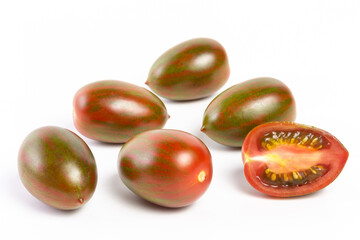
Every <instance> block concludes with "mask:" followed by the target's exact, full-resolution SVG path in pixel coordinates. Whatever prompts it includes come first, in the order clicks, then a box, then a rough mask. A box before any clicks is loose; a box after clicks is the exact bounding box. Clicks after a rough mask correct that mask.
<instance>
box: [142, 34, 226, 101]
mask: <svg viewBox="0 0 360 240" xmlns="http://www.w3.org/2000/svg"><path fill="white" fill-rule="evenodd" d="M229 74H230V68H229V61H228V57H227V54H226V52H225V49H224V47H223V46H221V44H220V43H218V42H217V41H215V40H213V39H209V38H196V39H191V40H188V41H185V42H182V43H180V44H178V45H176V46H175V47H173V48H171V49H169V50H168V51H166V52H165V53H164V54H162V55H161V56H160V57H159V58H158V59H157V60H156V61H155V63H154V64H153V65H152V67H151V69H150V72H149V77H148V79H147V81H146V84H148V85H149V87H150V88H151V89H152V90H153V91H154V92H155V93H157V94H158V95H160V96H162V97H165V98H168V99H172V100H191V99H198V98H203V97H206V96H209V95H211V94H213V93H214V92H215V91H217V90H218V89H220V88H221V87H222V86H223V85H224V84H225V83H226V81H227V80H228V78H229Z"/></svg>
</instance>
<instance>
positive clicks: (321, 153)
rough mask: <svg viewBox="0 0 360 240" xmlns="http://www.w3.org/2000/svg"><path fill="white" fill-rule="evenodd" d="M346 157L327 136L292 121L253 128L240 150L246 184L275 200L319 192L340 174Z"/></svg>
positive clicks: (322, 131) (313, 128)
mask: <svg viewBox="0 0 360 240" xmlns="http://www.w3.org/2000/svg"><path fill="white" fill-rule="evenodd" d="M348 156H349V153H348V151H347V150H346V149H345V147H344V146H343V145H342V144H341V143H340V142H339V140H337V139H336V138H335V137H334V136H332V135H331V134H330V133H328V132H326V131H324V130H321V129H318V128H315V127H311V126H306V125H302V124H297V123H293V122H271V123H265V124H262V125H260V126H257V127H256V128H254V129H253V130H252V131H250V133H249V134H248V135H247V136H246V138H245V141H244V145H243V148H242V157H243V162H244V171H245V176H246V179H247V181H248V182H249V183H250V184H251V185H252V186H253V187H254V188H255V189H257V190H259V191H260V192H263V193H265V194H268V195H271V196H276V197H292V196H300V195H305V194H308V193H312V192H315V191H318V190H320V189H322V188H324V187H326V186H328V185H329V184H330V183H331V182H333V181H334V180H335V179H336V177H337V176H338V175H339V174H340V172H341V171H342V169H343V168H344V166H345V163H346V161H347V158H348Z"/></svg>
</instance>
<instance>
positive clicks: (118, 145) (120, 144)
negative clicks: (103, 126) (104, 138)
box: [86, 138, 124, 148]
mask: <svg viewBox="0 0 360 240" xmlns="http://www.w3.org/2000/svg"><path fill="white" fill-rule="evenodd" d="M86 140H87V142H88V144H89V145H91V146H99V147H118V148H121V147H122V145H124V143H109V142H100V141H96V140H93V139H90V138H87V139H86Z"/></svg>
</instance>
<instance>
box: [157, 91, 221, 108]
mask: <svg viewBox="0 0 360 240" xmlns="http://www.w3.org/2000/svg"><path fill="white" fill-rule="evenodd" d="M213 98H214V94H211V95H210V96H205V97H202V98H197V99H188V100H172V99H167V98H164V97H161V100H162V101H163V102H164V104H165V105H167V104H172V103H173V104H184V103H185V104H186V103H192V102H201V101H207V100H212V99H213ZM204 110H205V109H204Z"/></svg>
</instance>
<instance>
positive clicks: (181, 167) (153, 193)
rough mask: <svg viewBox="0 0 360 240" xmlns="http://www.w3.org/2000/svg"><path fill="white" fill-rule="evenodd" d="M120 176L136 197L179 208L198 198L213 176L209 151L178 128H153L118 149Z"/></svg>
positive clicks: (201, 143) (197, 140) (199, 141)
mask: <svg viewBox="0 0 360 240" xmlns="http://www.w3.org/2000/svg"><path fill="white" fill-rule="evenodd" d="M118 167H119V175H120V177H121V180H122V181H123V183H124V184H125V185H126V186H127V187H128V188H129V189H130V190H131V191H133V192H134V193H135V194H137V195H138V196H140V197H142V198H144V199H146V200H148V201H150V202H152V203H154V204H157V205H160V206H164V207H170V208H178V207H184V206H187V205H189V204H191V203H193V202H194V201H195V200H197V199H198V198H199V197H200V196H201V195H203V193H204V192H205V191H206V189H207V188H208V187H209V185H210V182H211V179H212V162H211V154H210V152H209V150H208V148H207V147H206V146H205V144H204V143H203V142H202V141H201V140H199V139H198V138H196V137H195V136H193V135H191V134H189V133H186V132H182V131H178V130H164V129H161V130H152V131H147V132H144V133H140V134H139V135H137V136H135V137H134V138H132V139H130V140H129V141H128V142H127V143H126V144H125V145H124V146H123V147H122V149H121V150H120V153H119V158H118Z"/></svg>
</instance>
